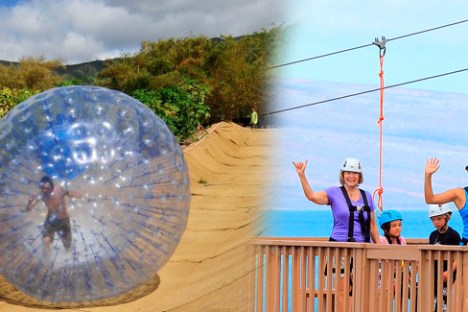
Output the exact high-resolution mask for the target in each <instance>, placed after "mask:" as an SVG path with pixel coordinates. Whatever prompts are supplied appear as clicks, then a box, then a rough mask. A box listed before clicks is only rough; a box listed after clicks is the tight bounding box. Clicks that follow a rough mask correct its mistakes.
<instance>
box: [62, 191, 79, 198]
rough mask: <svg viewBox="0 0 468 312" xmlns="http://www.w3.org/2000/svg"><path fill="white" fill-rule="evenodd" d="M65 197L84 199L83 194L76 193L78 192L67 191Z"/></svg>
mask: <svg viewBox="0 0 468 312" xmlns="http://www.w3.org/2000/svg"><path fill="white" fill-rule="evenodd" d="M65 195H66V196H68V197H71V198H81V197H83V194H81V193H80V192H76V191H65Z"/></svg>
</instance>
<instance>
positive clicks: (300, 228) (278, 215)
mask: <svg viewBox="0 0 468 312" xmlns="http://www.w3.org/2000/svg"><path fill="white" fill-rule="evenodd" d="M400 212H401V214H402V216H403V230H402V233H401V234H402V236H404V237H405V238H429V234H430V233H431V232H432V231H434V230H435V228H434V226H433V225H432V222H431V220H430V219H429V217H428V215H427V211H425V210H405V211H400ZM449 226H451V227H452V228H453V229H455V230H456V231H458V233H460V235H461V233H462V232H463V222H462V220H461V218H460V215H459V214H458V212H457V211H454V213H453V214H452V219H451V220H450V221H449ZM332 227H333V217H332V212H331V210H329V209H328V210H323V209H320V210H300V211H299V210H271V211H269V212H268V214H267V217H266V222H265V231H264V232H263V233H262V236H277V237H278V236H283V237H329V235H330V233H331V230H332ZM377 227H378V220H377ZM379 233H380V234H382V231H381V230H380V228H379Z"/></svg>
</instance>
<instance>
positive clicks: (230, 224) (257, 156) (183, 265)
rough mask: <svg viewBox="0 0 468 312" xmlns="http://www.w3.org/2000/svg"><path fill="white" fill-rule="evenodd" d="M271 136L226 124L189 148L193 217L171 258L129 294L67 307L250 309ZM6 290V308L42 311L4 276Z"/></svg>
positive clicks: (2, 303)
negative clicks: (251, 248) (251, 252)
mask: <svg viewBox="0 0 468 312" xmlns="http://www.w3.org/2000/svg"><path fill="white" fill-rule="evenodd" d="M271 136H272V130H269V129H262V130H257V129H248V128H242V127H240V126H238V125H235V124H231V123H225V122H222V123H219V124H216V125H214V126H212V127H211V128H210V129H209V130H208V131H207V134H206V136H205V137H204V138H203V139H201V140H200V141H198V142H197V143H195V144H192V145H190V146H188V147H186V148H185V149H184V154H185V157H186V160H187V164H188V167H189V174H190V180H191V181H190V182H191V192H192V199H191V200H192V201H191V208H190V215H189V220H188V225H187V229H186V231H185V233H184V235H183V237H182V239H181V242H180V244H179V246H178V247H177V249H176V251H175V253H174V255H173V256H172V257H171V259H170V260H169V262H168V263H167V264H166V265H165V266H164V267H163V268H162V269H161V270H160V272H158V276H155V278H154V279H153V280H150V281H148V283H147V284H145V285H142V287H140V288H139V289H136V290H135V291H134V292H132V293H130V294H126V295H125V296H122V297H119V298H113V299H109V300H107V301H103V302H100V303H99V305H98V306H96V305H93V306H89V305H88V306H76V305H70V306H68V308H69V309H65V310H63V311H67V310H68V311H72V310H73V311H112V312H119V311H125V312H127V311H174V312H182V311H244V310H245V304H246V302H247V297H246V296H247V293H246V287H247V285H248V282H247V274H248V267H247V263H248V261H247V260H248V253H247V250H248V248H247V247H248V242H249V240H250V239H251V238H252V237H254V236H257V235H258V234H259V233H260V231H261V230H262V227H261V215H262V214H261V207H262V197H263V194H266V193H267V191H268V190H267V188H268V181H267V179H266V177H267V176H268V175H267V174H266V172H267V171H268V170H269V169H268V157H269V150H270V147H271ZM0 295H1V296H2V297H3V299H0V311H8V312H10V311H13V312H18V311H33V310H38V307H37V305H36V304H37V303H36V302H34V300H31V299H30V298H27V297H25V296H24V295H22V294H21V293H18V291H16V290H15V289H14V288H13V287H11V286H10V285H8V283H7V282H5V281H0ZM40 310H41V311H48V310H52V309H47V308H43V307H42V308H41V309H40Z"/></svg>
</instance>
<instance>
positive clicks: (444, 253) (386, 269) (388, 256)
mask: <svg viewBox="0 0 468 312" xmlns="http://www.w3.org/2000/svg"><path fill="white" fill-rule="evenodd" d="M407 241H408V245H407V246H398V245H391V246H389V245H376V244H364V243H338V242H328V241H327V240H326V239H324V238H273V237H269V238H267V237H265V238H257V239H255V240H254V241H253V243H252V254H251V257H250V268H251V272H252V274H251V278H250V282H249V307H248V311H251V312H259V311H266V312H276V311H281V312H286V311H292V312H302V311H304V312H309V311H320V312H322V311H327V312H328V311H340V312H341V311H351V312H361V311H377V312H385V311H395V312H400V311H403V312H405V311H411V312H414V311H423V312H427V311H434V305H435V302H437V306H436V310H435V311H440V312H441V311H444V310H443V301H444V300H443V298H444V297H446V305H447V306H446V308H447V311H450V312H462V311H468V247H461V246H446V245H444V246H442V245H425V244H422V242H423V241H422V240H411V239H408V240H407ZM444 261H445V262H446V263H448V266H449V267H450V268H451V267H452V265H453V266H455V267H456V275H454V274H447V282H446V283H445V285H446V287H445V290H444V283H442V282H441V281H442V280H443V264H444ZM435 268H437V271H435ZM450 270H451V269H450ZM436 281H439V282H437V283H436Z"/></svg>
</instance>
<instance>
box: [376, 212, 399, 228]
mask: <svg viewBox="0 0 468 312" xmlns="http://www.w3.org/2000/svg"><path fill="white" fill-rule="evenodd" d="M395 220H401V221H403V217H402V216H401V213H399V212H398V211H396V210H385V211H384V212H382V214H381V215H380V218H379V224H380V227H382V225H383V224H385V223H388V222H392V221H395Z"/></svg>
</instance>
